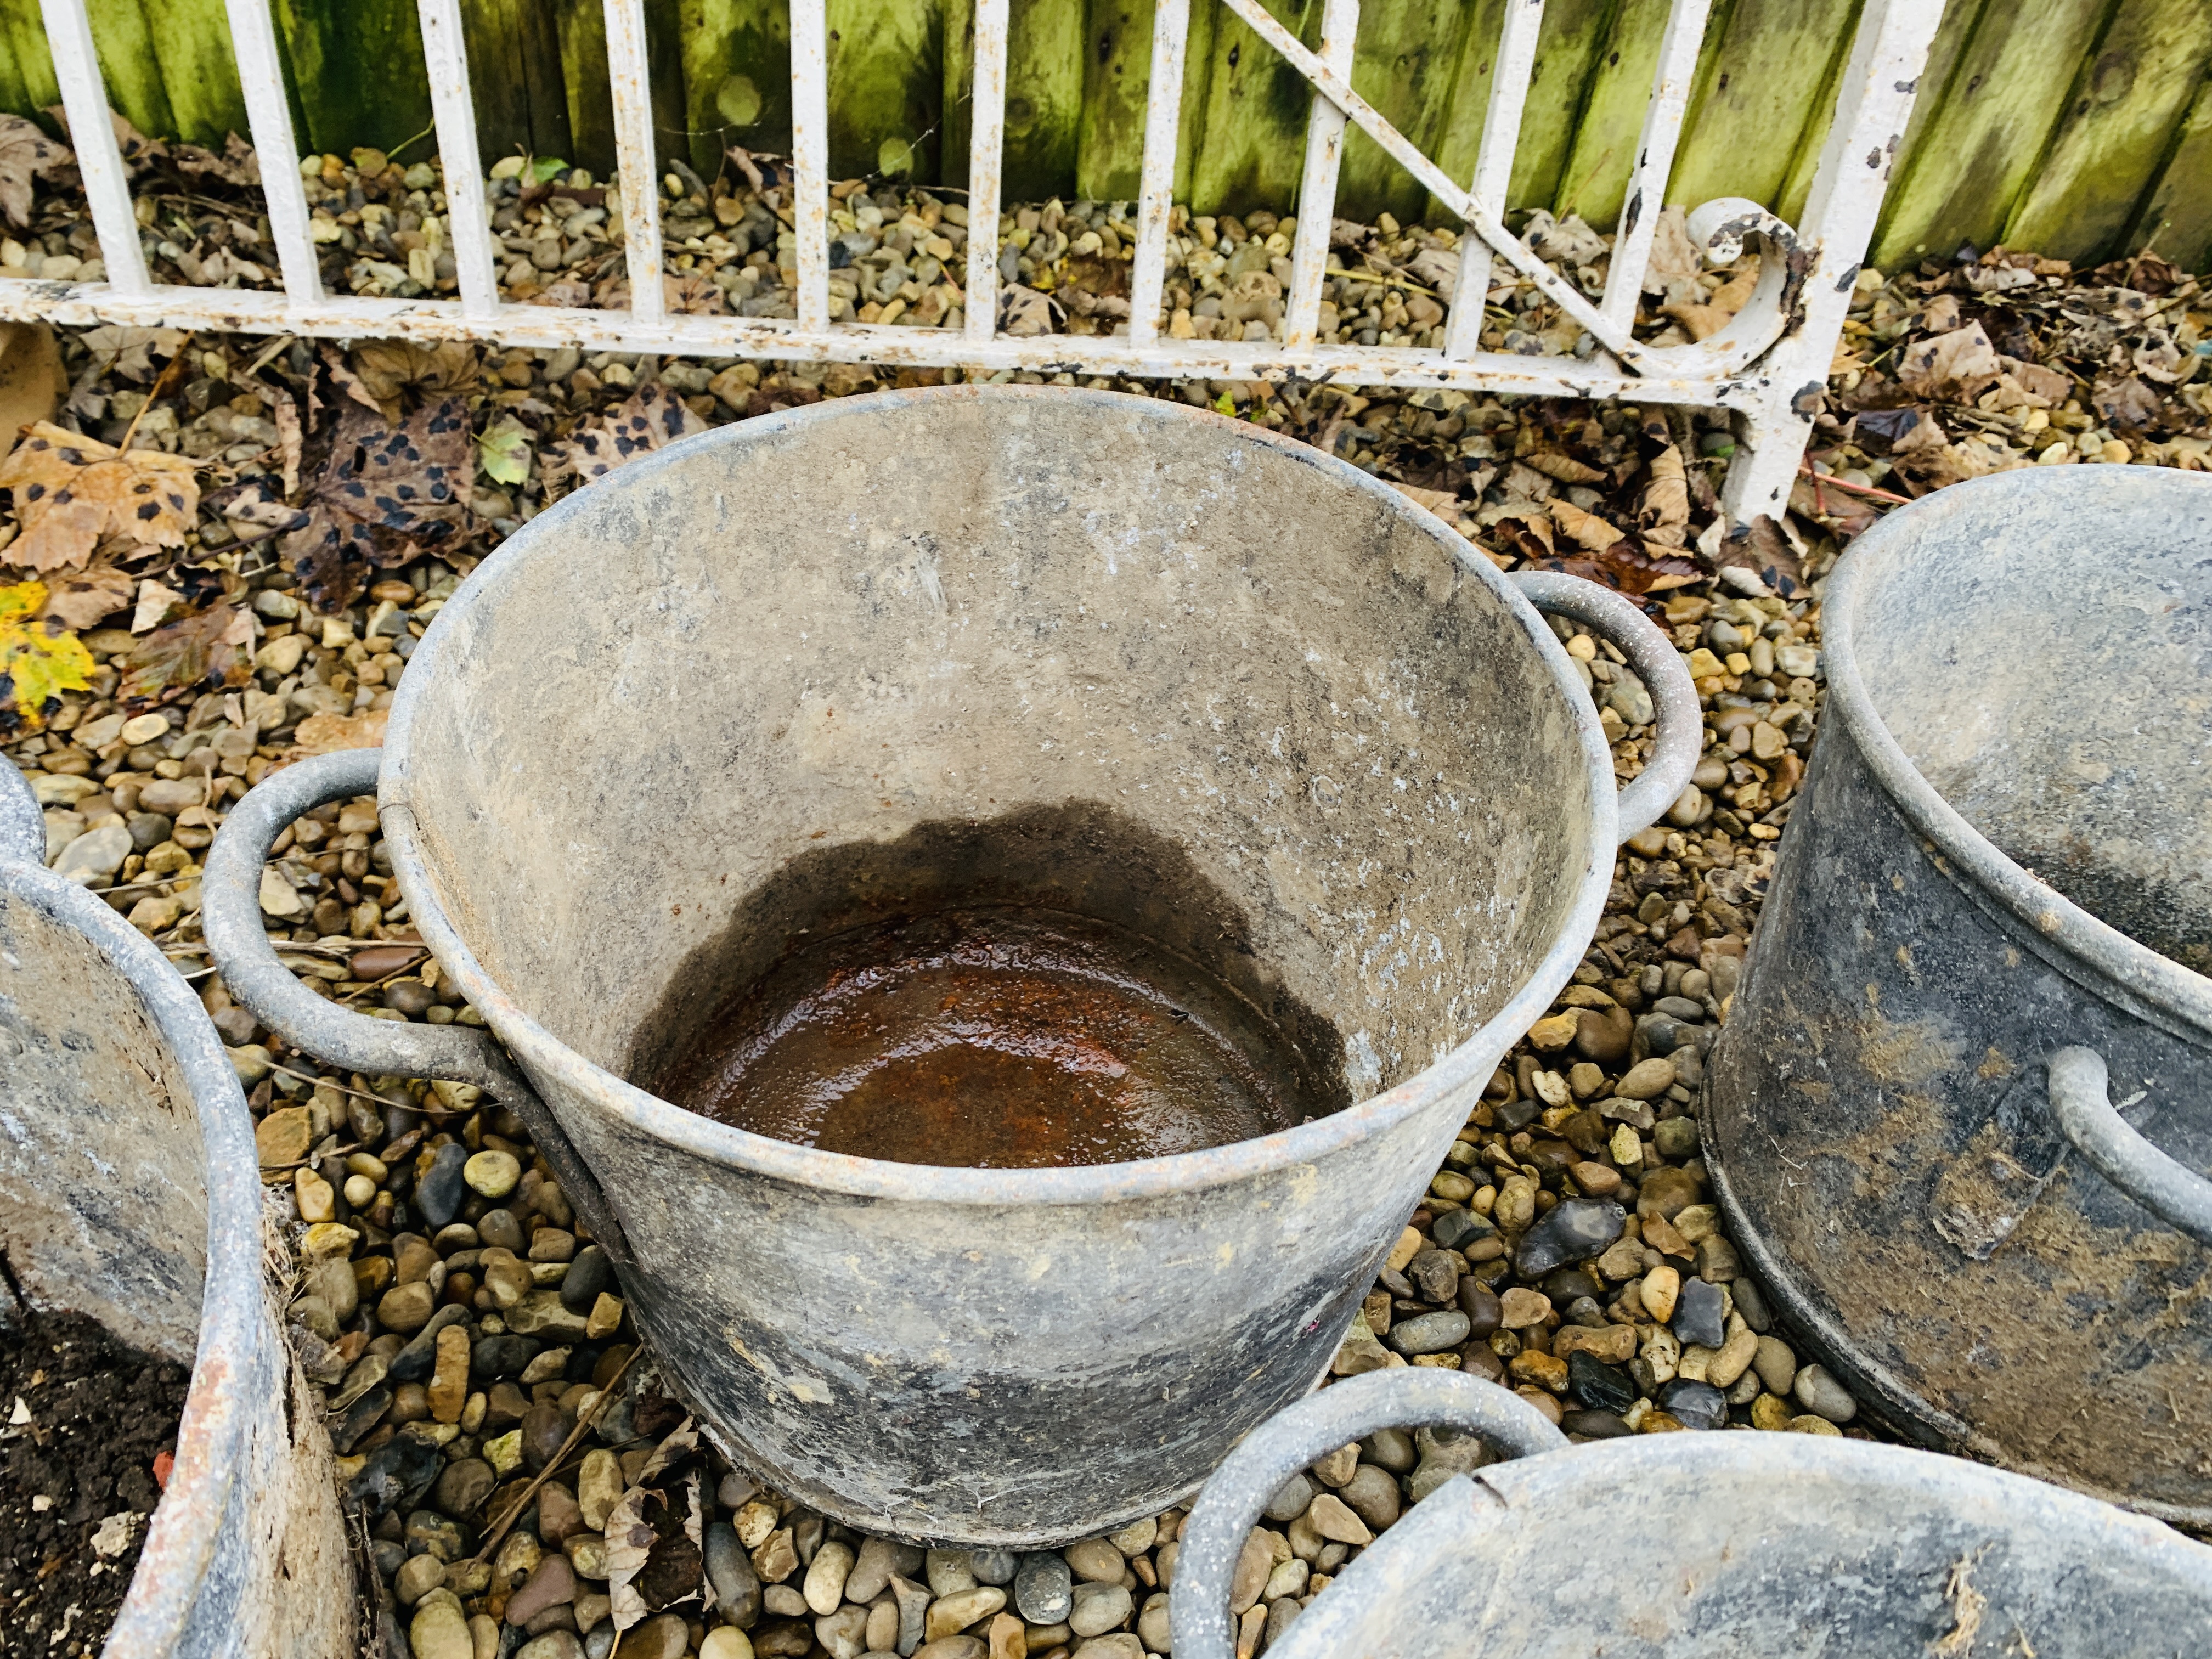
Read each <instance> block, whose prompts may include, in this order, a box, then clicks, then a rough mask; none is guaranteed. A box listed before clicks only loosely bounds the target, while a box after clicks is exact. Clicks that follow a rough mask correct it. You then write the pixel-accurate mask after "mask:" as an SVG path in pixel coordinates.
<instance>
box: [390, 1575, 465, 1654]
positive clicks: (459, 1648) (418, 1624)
mask: <svg viewBox="0 0 2212 1659" xmlns="http://www.w3.org/2000/svg"><path fill="white" fill-rule="evenodd" d="M407 1640H408V1644H409V1645H410V1646H411V1647H412V1648H413V1649H414V1650H415V1659H476V1650H477V1644H476V1641H475V1638H472V1637H471V1635H470V1634H469V1621H468V1616H467V1615H466V1614H465V1613H463V1612H462V1611H461V1599H460V1597H459V1596H458V1595H454V1594H453V1591H451V1590H448V1589H435V1590H432V1591H431V1592H430V1593H429V1594H428V1595H425V1596H424V1597H423V1598H422V1600H421V1601H418V1602H416V1604H415V1616H414V1618H413V1619H411V1620H409V1621H408V1625H407Z"/></svg>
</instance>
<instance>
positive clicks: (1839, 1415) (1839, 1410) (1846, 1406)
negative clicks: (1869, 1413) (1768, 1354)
mask: <svg viewBox="0 0 2212 1659" xmlns="http://www.w3.org/2000/svg"><path fill="white" fill-rule="evenodd" d="M1790 1392H1791V1393H1793V1394H1794V1395H1796V1397H1797V1403H1798V1404H1799V1405H1801V1406H1802V1407H1804V1408H1805V1409H1806V1410H1807V1411H1808V1412H1810V1413H1812V1414H1813V1415H1814V1416H1815V1417H1820V1418H1825V1419H1826V1420H1827V1421H1829V1422H1831V1423H1848V1422H1850V1420H1851V1419H1853V1418H1854V1417H1857V1415H1858V1414H1859V1405H1858V1401H1856V1400H1854V1399H1852V1398H1851V1396H1850V1390H1849V1389H1846V1388H1844V1385H1843V1384H1842V1383H1838V1382H1837V1381H1836V1379H1835V1377H1834V1376H1832V1375H1831V1374H1830V1373H1829V1370H1828V1368H1827V1367H1826V1366H1825V1365H1808V1366H1806V1367H1805V1369H1804V1370H1801V1371H1799V1372H1798V1373H1797V1380H1796V1383H1795V1384H1794V1385H1793V1386H1792V1388H1791V1389H1790Z"/></svg>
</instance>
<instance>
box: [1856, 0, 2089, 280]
mask: <svg viewBox="0 0 2212 1659" xmlns="http://www.w3.org/2000/svg"><path fill="white" fill-rule="evenodd" d="M2110 10H2111V0H2001V3H2000V0H1989V3H1985V4H1984V5H1983V7H1982V8H1981V9H1980V11H1979V14H1978V16H1977V18H1976V20H1975V26H1974V29H1973V33H1972V36H1971V37H1970V38H1969V39H1968V40H1966V43H1965V45H1964V47H1963V49H1962V50H1961V51H1960V54H1959V58H1958V62H1957V64H1955V65H1954V67H1953V69H1952V70H1951V73H1950V76H1949V80H1948V84H1947V85H1945V86H1943V87H1942V88H1940V89H1939V88H1936V87H1935V86H1933V85H1932V84H1929V85H1925V86H1923V92H1924V93H1934V94H1937V100H1938V101H1937V103H1936V106H1935V109H1934V112H1933V113H1932V114H1931V116H1930V117H1929V119H1928V121H1927V124H1926V125H1924V126H1923V127H1922V129H1921V130H1920V131H1919V133H1918V134H1917V136H1916V137H1915V139H1914V141H1913V143H1911V147H1910V148H1909V149H1908V150H1907V152H1906V155H1905V160H1904V162H1903V164H1902V165H1901V166H1900V167H1899V169H1898V171H1897V173H1896V174H1895V176H1894V178H1893V181H1892V183H1891V185H1890V189H1889V199H1888V201H1887V204H1885V205H1884V207H1883V210H1882V216H1881V223H1880V225H1879V226H1878V227H1877V228H1876V229H1875V245H1874V251H1873V263H1875V264H1877V265H1883V266H1888V265H1893V264H1897V263H1898V262H1899V261H1901V260H1910V259H1919V258H1936V259H1948V258H1950V257H1951V255H1952V254H1953V252H1955V251H1956V250H1957V248H1958V247H1959V246H1960V244H1961V243H1971V244H1972V246H1975V247H1977V248H1985V247H1988V246H1991V245H1992V244H1994V243H1996V241H1998V240H2000V239H2001V238H2002V236H2003V234H2004V227H2005V221H2006V219H2007V218H2008V216H2010V214H2011V211H2012V207H2013V204H2014V203H2015V201H2016V200H2018V199H2019V197H2020V194H2021V190H2022V188H2023V187H2024V186H2025V185H2026V184H2027V179H2028V176H2029V174H2030V173H2032V172H2033V169H2034V167H2035V164H2036V161H2037V160H2038V159H2039V156H2040V155H2041V154H2042V150H2043V144H2044V139H2045V136H2046V135H2047V134H2048V133H2049V132H2050V131H2051V129H2052V127H2053V126H2054V125H2056V123H2057V118H2058V116H2059V114H2060V112H2062V111H2063V109H2064V108H2065V107H2066V104H2067V99H2068V94H2069V92H2070V91H2071V89H2072V86H2073V82H2074V75H2075V69H2076V67H2077V66H2078V65H2079V64H2081V61H2082V59H2083V58H2084V57H2085V56H2086V55H2087V52H2088V50H2089V48H2090V46H2091V45H2092V44H2093V42H2094V41H2095V40H2096V39H2097V36H2098V34H2099V33H2100V32H2101V30H2102V28H2103V27H2104V23H2105V21H2106V16H2107V15H2108V14H2109V12H2110Z"/></svg>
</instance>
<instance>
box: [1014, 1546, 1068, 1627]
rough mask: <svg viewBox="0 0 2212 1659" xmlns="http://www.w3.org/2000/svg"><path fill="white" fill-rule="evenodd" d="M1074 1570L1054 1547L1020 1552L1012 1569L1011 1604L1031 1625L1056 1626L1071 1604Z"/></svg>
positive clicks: (1066, 1613) (1063, 1617)
mask: <svg viewBox="0 0 2212 1659" xmlns="http://www.w3.org/2000/svg"><path fill="white" fill-rule="evenodd" d="M1074 1578H1075V1574H1074V1570H1073V1568H1071V1567H1070V1566H1069V1565H1067V1560H1066V1557H1064V1556H1062V1555H1061V1554H1060V1553H1058V1552H1057V1551H1054V1550H1040V1551H1036V1552H1033V1553H1030V1554H1028V1555H1024V1557H1022V1559H1021V1565H1020V1566H1019V1567H1018V1568H1016V1569H1015V1571H1014V1607H1015V1610H1016V1611H1017V1612H1018V1613H1020V1614H1021V1615H1022V1617H1023V1618H1024V1619H1026V1620H1029V1622H1030V1623H1031V1624H1032V1625H1056V1624H1058V1623H1060V1621H1061V1620H1064V1619H1066V1617H1067V1615H1068V1611H1069V1609H1070V1608H1071V1607H1073V1606H1074V1600H1073V1583H1074Z"/></svg>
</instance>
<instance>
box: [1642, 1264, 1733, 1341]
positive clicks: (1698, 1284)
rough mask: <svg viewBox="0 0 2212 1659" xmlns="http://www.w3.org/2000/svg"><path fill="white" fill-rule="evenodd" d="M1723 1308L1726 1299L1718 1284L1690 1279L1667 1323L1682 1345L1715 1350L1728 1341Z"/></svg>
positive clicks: (1724, 1307)
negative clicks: (1690, 1344) (1695, 1345)
mask: <svg viewBox="0 0 2212 1659" xmlns="http://www.w3.org/2000/svg"><path fill="white" fill-rule="evenodd" d="M1646 1305H1647V1306H1648V1305H1649V1304H1646ZM1727 1308H1728V1298H1727V1297H1725V1296H1724V1295H1723V1293H1722V1291H1721V1287H1720V1286H1719V1285H1708V1284H1707V1283H1706V1282H1705V1280H1704V1279H1691V1280H1689V1281H1688V1282H1687V1283H1686V1284H1685V1285H1683V1286H1682V1295H1681V1299H1680V1301H1679V1302H1677V1303H1676V1304H1675V1306H1674V1318H1673V1320H1672V1321H1671V1322H1670V1323H1672V1324H1673V1326H1674V1334H1675V1335H1676V1336H1677V1337H1679V1338H1680V1340H1682V1342H1683V1343H1684V1344H1685V1345H1687V1344H1689V1343H1692V1342H1694V1343H1696V1344H1697V1345H1698V1346H1700V1347H1705V1348H1717V1347H1719V1346H1721V1344H1722V1343H1723V1342H1725V1341H1727V1340H1728V1314H1727Z"/></svg>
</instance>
